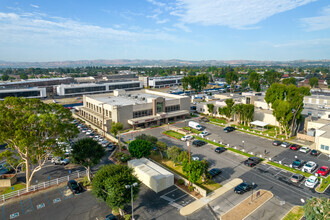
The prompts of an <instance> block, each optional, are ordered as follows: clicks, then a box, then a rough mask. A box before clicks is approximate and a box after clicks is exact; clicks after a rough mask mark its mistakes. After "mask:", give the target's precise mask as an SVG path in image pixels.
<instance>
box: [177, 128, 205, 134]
mask: <svg viewBox="0 0 330 220" xmlns="http://www.w3.org/2000/svg"><path fill="white" fill-rule="evenodd" d="M182 129H184V130H186V131H190V132H193V133H195V134H200V133H201V131H198V130H196V129H193V128H190V127H183V128H182Z"/></svg>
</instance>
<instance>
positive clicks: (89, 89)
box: [56, 81, 142, 96]
mask: <svg viewBox="0 0 330 220" xmlns="http://www.w3.org/2000/svg"><path fill="white" fill-rule="evenodd" d="M141 88H142V82H140V81H124V82H123V81H121V82H110V83H84V84H65V85H59V86H56V94H57V95H58V96H74V95H82V94H91V93H105V92H112V91H113V90H115V89H125V90H136V89H141Z"/></svg>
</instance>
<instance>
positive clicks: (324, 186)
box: [315, 174, 330, 193]
mask: <svg viewBox="0 0 330 220" xmlns="http://www.w3.org/2000/svg"><path fill="white" fill-rule="evenodd" d="M321 178H322V183H321V184H319V185H318V186H317V187H316V189H315V190H316V191H317V192H319V193H324V192H325V190H326V189H327V188H328V187H329V184H330V174H329V175H328V177H327V178H323V177H319V180H320V179H321Z"/></svg>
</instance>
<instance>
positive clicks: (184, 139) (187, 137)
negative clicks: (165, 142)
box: [181, 135, 194, 141]
mask: <svg viewBox="0 0 330 220" xmlns="http://www.w3.org/2000/svg"><path fill="white" fill-rule="evenodd" d="M193 138H194V137H193V136H192V135H186V136H183V137H182V138H181V141H189V140H191V139H193Z"/></svg>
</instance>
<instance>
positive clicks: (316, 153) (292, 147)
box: [273, 140, 321, 156]
mask: <svg viewBox="0 0 330 220" xmlns="http://www.w3.org/2000/svg"><path fill="white" fill-rule="evenodd" d="M273 145H274V146H281V147H285V148H290V150H294V151H299V152H302V153H305V154H307V153H310V155H313V156H319V155H320V154H321V152H320V151H318V150H315V149H313V150H311V149H310V148H309V147H305V146H300V145H299V144H290V143H288V142H282V141H279V140H275V141H273Z"/></svg>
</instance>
